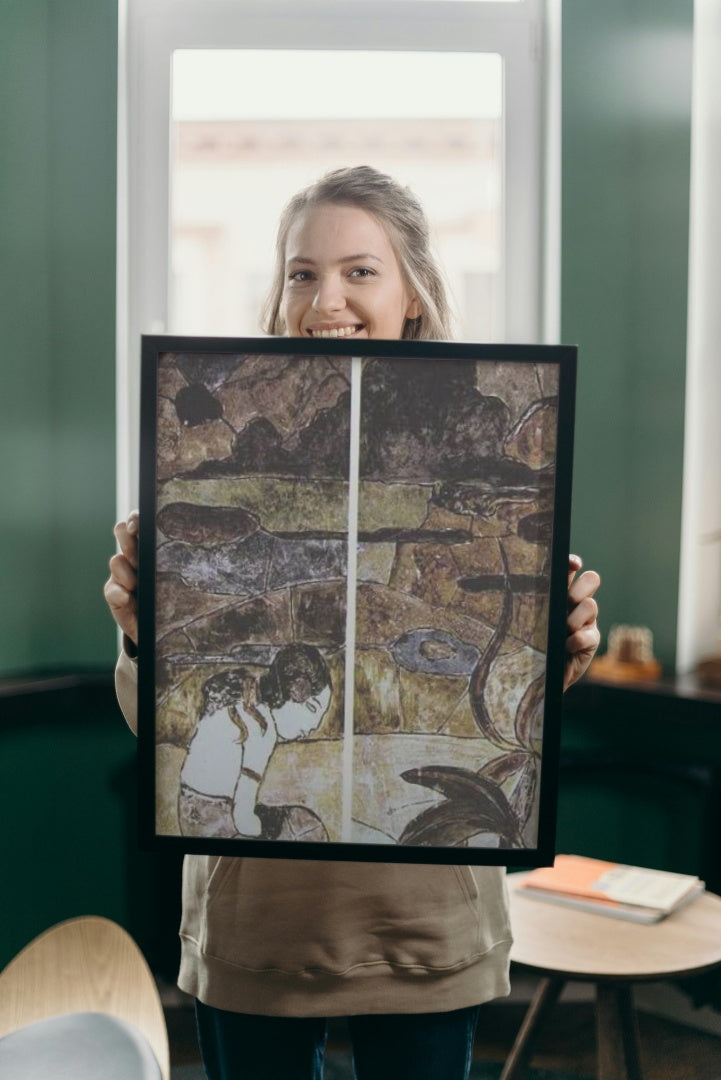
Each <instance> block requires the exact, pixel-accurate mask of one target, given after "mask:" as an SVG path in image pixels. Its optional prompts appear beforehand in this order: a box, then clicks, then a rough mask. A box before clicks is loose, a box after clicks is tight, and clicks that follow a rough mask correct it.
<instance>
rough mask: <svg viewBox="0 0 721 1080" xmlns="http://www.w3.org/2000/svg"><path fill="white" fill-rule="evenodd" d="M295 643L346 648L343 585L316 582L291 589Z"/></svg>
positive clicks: (344, 591)
mask: <svg viewBox="0 0 721 1080" xmlns="http://www.w3.org/2000/svg"><path fill="white" fill-rule="evenodd" d="M292 606H293V624H294V637H293V640H294V641H304V642H306V643H307V644H308V645H316V646H339V645H343V644H345V629H346V628H345V623H346V586H345V582H335V581H333V582H328V583H324V582H318V583H314V584H312V585H301V586H298V587H297V588H294V589H292Z"/></svg>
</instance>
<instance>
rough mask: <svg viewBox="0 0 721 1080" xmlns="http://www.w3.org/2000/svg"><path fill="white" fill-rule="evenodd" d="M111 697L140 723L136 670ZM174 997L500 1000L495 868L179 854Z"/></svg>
mask: <svg viewBox="0 0 721 1080" xmlns="http://www.w3.org/2000/svg"><path fill="white" fill-rule="evenodd" d="M116 688H117V692H118V700H119V702H120V706H121V708H122V710H123V713H124V714H125V718H126V720H127V721H128V724H129V725H130V727H131V728H132V729H133V730H135V729H136V722H137V667H136V665H135V663H134V662H133V661H132V660H131V659H130V658H129V657H128V656H126V655H125V654H124V653H123V654H122V655H121V656H120V659H119V661H118V667H117V671H116ZM180 937H181V943H182V957H181V965H180V975H179V979H178V983H179V986H180V987H181V989H183V990H185V991H187V992H188V993H190V994H192V995H193V996H194V997H197V998H200V1000H201V1001H203V1002H205V1003H206V1004H207V1005H214V1006H216V1007H217V1008H220V1009H228V1010H231V1011H235V1012H246V1013H256V1014H263V1015H269V1016H350V1015H357V1014H363V1013H419V1012H442V1011H446V1010H450V1009H460V1008H464V1007H466V1006H469V1005H474V1004H479V1003H481V1002H484V1001H489V1000H491V999H492V998H495V997H500V996H503V995H505V994H507V993H508V991H509V982H508V965H509V960H508V955H509V951H510V947H511V933H510V926H509V920H508V904H507V897H506V883H505V871H504V870H503V868H501V867H473V868H472V867H468V866H426V865H422V866H421V865H414V864H394V863H350V862H333V861H327V862H324V861H311V860H305V859H297V860H295V859H293V860H289V859H259V858H231V857H219V856H206V855H187V856H186V857H185V863H184V868H183V916H182V922H181V927H180Z"/></svg>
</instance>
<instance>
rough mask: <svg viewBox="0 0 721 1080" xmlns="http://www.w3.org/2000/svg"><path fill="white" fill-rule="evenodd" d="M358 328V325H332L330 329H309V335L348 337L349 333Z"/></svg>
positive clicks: (354, 331)
mask: <svg viewBox="0 0 721 1080" xmlns="http://www.w3.org/2000/svg"><path fill="white" fill-rule="evenodd" d="M358 330H360V326H358V325H356V326H334V327H333V329H332V330H311V331H310V334H311V337H319V338H338V337H350V336H351V334H355V333H356V332H357V331H358Z"/></svg>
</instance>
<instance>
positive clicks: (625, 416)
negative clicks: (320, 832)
mask: <svg viewBox="0 0 721 1080" xmlns="http://www.w3.org/2000/svg"><path fill="white" fill-rule="evenodd" d="M692 22H693V2H692V0H607V2H606V3H603V4H598V3H595V2H593V0H567V2H566V3H565V4H564V5H563V193H562V230H563V232H562V235H563V241H562V288H561V296H562V331H561V333H562V340H563V341H565V342H568V343H575V344H578V346H579V387H578V411H577V424H576V457H575V469H574V472H575V483H574V493H573V499H574V503H573V529H572V536H573V540H572V544H573V547H574V549H576V550H578V551H579V553H581V554H582V555H583V556H584V559H585V561H586V565H587V566H592V567H594V568H596V569H598V570H599V571H600V573H601V575H602V577H603V588H602V591H601V593H600V596H599V600H600V603H601V628H602V630H603V631H604V633H605V632H606V631H607V630H608V628H609V626H610V625H612V624H613V623H619V622H622V623H634V624H644V625H647V626H650V627H651V629H652V630H653V632H654V637H655V645H656V653H657V655H658V657H659V659H661V660H662V661H663V662H664V664H665V665H667V666H668V667H672V666H673V663H674V659H675V636H676V613H677V590H678V558H679V543H680V514H681V481H682V462H683V409H684V378H685V351H686V292H687V264H688V208H689V153H690V109H691V44H692Z"/></svg>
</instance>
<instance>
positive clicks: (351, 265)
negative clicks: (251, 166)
mask: <svg viewBox="0 0 721 1080" xmlns="http://www.w3.org/2000/svg"><path fill="white" fill-rule="evenodd" d="M264 328H265V329H266V330H267V332H268V333H270V334H287V335H290V336H292V337H307V336H309V337H321V338H322V337H356V336H357V337H360V338H363V337H372V338H388V339H391V340H392V339H398V338H406V339H426V340H427V339H432V338H435V339H438V340H447V339H448V338H449V337H451V336H452V335H451V328H450V314H449V309H448V302H447V300H446V293H445V289H444V285H443V281H442V278H441V275H440V271H439V269H438V267H437V264H436V263H435V260H434V259H433V257H432V255H431V251H430V237H429V230H428V225H427V222H426V218H425V214H424V211H423V208H422V207H421V205H420V203H419V202H418V199H417V198H416V196H415V195H414V194H413V192H411V191H410V190H409V189H408V188H405V187H403V186H402V185H400V184H399V183H397V182H396V181H395V180H393V179H392V178H391V177H389V176H385V175H384V174H383V173H380V172H378V171H377V170H376V169H371V168H369V167H367V166H359V167H357V168H348V169H337V170H335V171H334V172H331V173H328V174H327V175H326V176H324V177H322V178H321V179H320V180H318V181H317V182H316V183H314V184H312V185H311V186H310V187H308V188H306V189H305V190H304V191H301V192H299V193H298V194H297V195H296V196H294V198H293V199H291V201H290V202H289V203H288V205H287V207H286V208H285V210H284V212H283V215H282V217H281V221H280V225H279V228H278V239H277V243H276V265H275V277H274V281H273V286H272V289H271V293H270V296H269V298H268V303H267V305H266V315H265V320H264Z"/></svg>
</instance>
